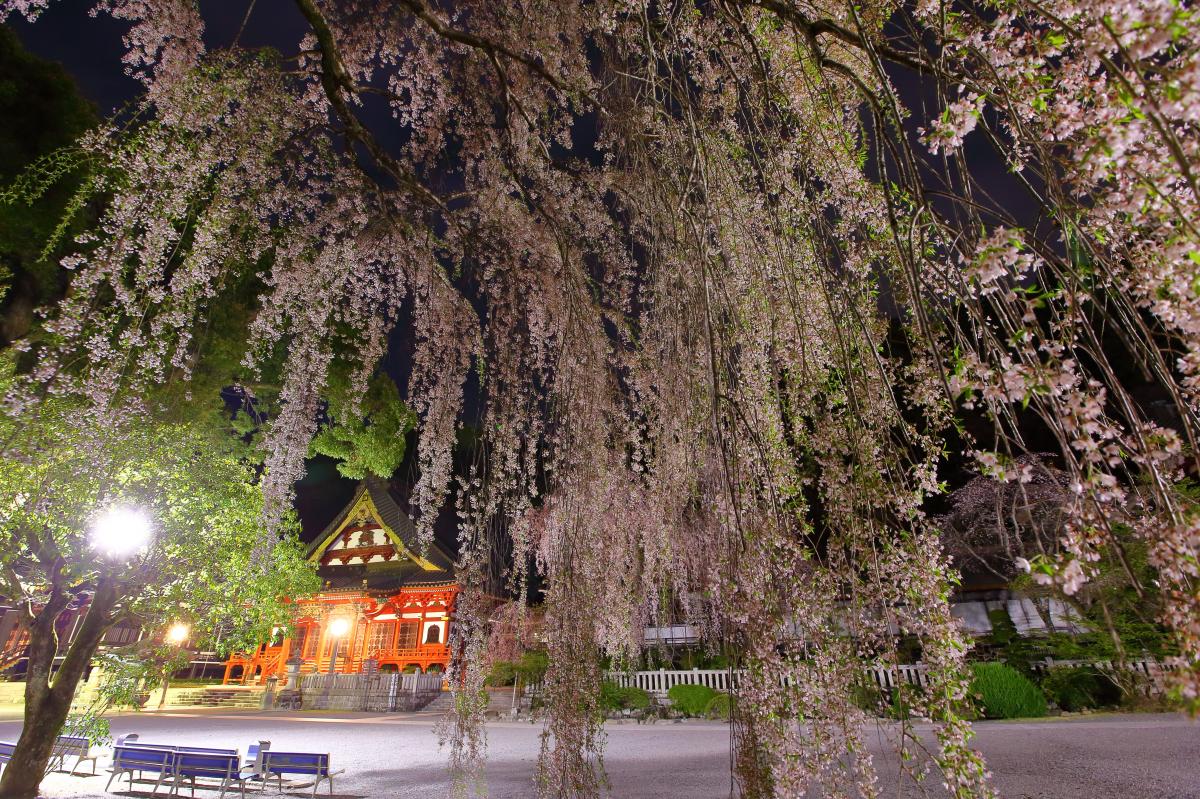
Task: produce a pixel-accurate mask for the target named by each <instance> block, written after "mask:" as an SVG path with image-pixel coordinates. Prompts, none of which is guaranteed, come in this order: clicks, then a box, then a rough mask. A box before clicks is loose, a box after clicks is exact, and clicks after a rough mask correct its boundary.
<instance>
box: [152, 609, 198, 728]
mask: <svg viewBox="0 0 1200 799" xmlns="http://www.w3.org/2000/svg"><path fill="white" fill-rule="evenodd" d="M190 632H191V628H189V627H188V626H187V625H186V624H184V623H183V622H181V621H177V622H175V623H174V624H172V625H171V627H170V629H168V630H167V634H166V635H164V636H163V641H164V642H165V643H168V644H171V645H172V646H183V642H184V641H186V640H187V637H188V633H190ZM170 677H171V674H170V666H169V665H166V664H164V665H163V674H162V686H163V688H162V696H160V697H159V698H158V709H159V710H162V709H163V707H164V706H165V705H166V704H167V684H168V683H169V681H170Z"/></svg>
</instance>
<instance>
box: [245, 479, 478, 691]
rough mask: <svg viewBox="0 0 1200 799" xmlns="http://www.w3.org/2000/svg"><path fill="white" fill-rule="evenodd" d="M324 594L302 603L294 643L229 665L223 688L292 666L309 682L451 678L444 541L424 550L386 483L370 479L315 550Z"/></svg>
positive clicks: (280, 642)
mask: <svg viewBox="0 0 1200 799" xmlns="http://www.w3.org/2000/svg"><path fill="white" fill-rule="evenodd" d="M308 558H309V560H310V561H311V562H313V563H315V564H317V574H318V575H319V576H320V577H321V579H322V580H323V581H324V588H323V589H322V590H321V591H320V592H319V593H317V594H316V595H315V596H310V597H303V598H297V599H296V600H295V608H296V610H295V617H294V623H293V626H292V629H291V632H290V635H285V634H284V632H286V631H283V632H281V633H280V634H278V635H277V637H276V640H275V641H272V642H270V643H267V644H263V645H262V646H260V647H259V648H258V649H257V650H255V651H254V652H241V653H235V654H233V655H232V656H230V658H229V659H228V660H227V661H226V663H225V679H224V682H225V683H231V682H232V683H242V684H251V683H260V682H265V681H266V679H267V678H268V677H270V676H272V675H276V676H280V677H282V676H283V675H284V674H285V672H286V665H287V662H288V660H289V659H293V658H299V659H300V661H301V665H300V673H301V674H314V673H330V672H333V673H340V674H353V673H357V672H360V671H362V670H363V669H364V664H368V662H369V661H373V664H372V666H373V667H374V668H377V669H379V670H380V671H406V670H407V671H414V670H415V671H421V672H435V671H444V670H445V669H446V666H447V665H448V664H449V662H450V649H449V646H448V645H447V640H448V637H449V633H450V625H451V624H452V623H453V616H454V602H455V598H456V597H457V595H458V585H457V584H456V582H455V579H454V564H453V559H452V557H451V556H450V554H449V553H447V552H446V550H445V549H443V548H442V547H441V546H439V545H438V543H437V542H436V541H433V542H431V543H430V544H429V547H428V549H427V550H426V551H425V552H424V553H421V552H420V547H419V546H418V544H417V540H416V529H415V527H414V525H413V522H412V519H410V518H409V517H408V515H407V514H405V513H404V511H403V510H401V508H400V505H399V503H398V502H397V500H396V498H395V496H393V494H392V492H391V489H390V488H389V486H388V484H387V483H386V482H385V481H383V480H380V479H377V478H374V477H368V478H367V479H366V480H364V481H362V482H361V483H359V485H358V489H357V490H356V491H355V492H354V496H353V498H352V499H351V500H350V502H349V504H347V505H346V507H345V508H344V509H343V510H342V511H341V512H340V513H339V514H338V515H337V516H336V517H334V519H333V521H332V522H331V523H330V524H329V526H328V527H326V528H325V530H324V532H322V533H321V535H320V536H318V537H317V538H316V540H314V541H313V543H312V544H311V545H310V547H309V551H308Z"/></svg>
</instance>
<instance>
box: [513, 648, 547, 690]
mask: <svg viewBox="0 0 1200 799" xmlns="http://www.w3.org/2000/svg"><path fill="white" fill-rule="evenodd" d="M515 668H516V672H517V676H519V677H520V678H521V682H523V683H525V684H526V685H530V684H532V683H539V682H541V681H542V680H544V679H545V678H546V670H547V669H549V668H550V656H549V655H548V654H546V651H545V650H544V649H530V650H529V651H528V652H525V653H523V654H522V655H521V659H520V660H518V661H517V662H516V664H515Z"/></svg>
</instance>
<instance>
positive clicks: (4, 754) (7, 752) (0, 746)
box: [0, 741, 17, 771]
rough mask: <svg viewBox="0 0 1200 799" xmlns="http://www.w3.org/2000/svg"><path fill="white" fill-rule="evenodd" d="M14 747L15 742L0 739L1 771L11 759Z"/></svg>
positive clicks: (15, 746)
mask: <svg viewBox="0 0 1200 799" xmlns="http://www.w3.org/2000/svg"><path fill="white" fill-rule="evenodd" d="M16 748H17V745H16V744H10V743H8V742H7V741H0V771H3V770H4V767H5V766H7V765H8V761H10V760H12V755H13V750H14V749H16Z"/></svg>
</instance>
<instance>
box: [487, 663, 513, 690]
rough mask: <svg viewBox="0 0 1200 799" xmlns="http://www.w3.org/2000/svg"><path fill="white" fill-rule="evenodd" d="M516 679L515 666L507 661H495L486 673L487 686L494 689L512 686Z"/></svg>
mask: <svg viewBox="0 0 1200 799" xmlns="http://www.w3.org/2000/svg"><path fill="white" fill-rule="evenodd" d="M516 678H517V670H516V664H514V663H510V662H509V661H507V660H497V661H496V662H495V663H493V664H492V669H491V671H489V672H488V676H487V684H488V685H491V686H494V687H499V686H502V685H512V684H513V682H514V681H515V680H516Z"/></svg>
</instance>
